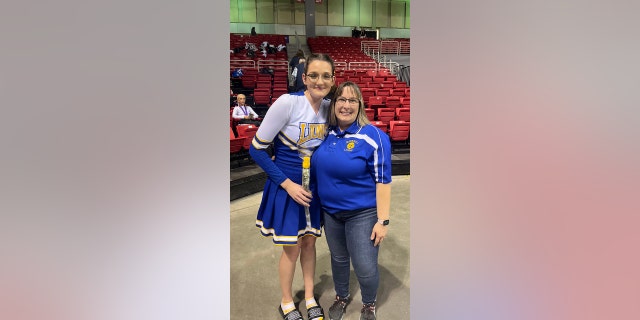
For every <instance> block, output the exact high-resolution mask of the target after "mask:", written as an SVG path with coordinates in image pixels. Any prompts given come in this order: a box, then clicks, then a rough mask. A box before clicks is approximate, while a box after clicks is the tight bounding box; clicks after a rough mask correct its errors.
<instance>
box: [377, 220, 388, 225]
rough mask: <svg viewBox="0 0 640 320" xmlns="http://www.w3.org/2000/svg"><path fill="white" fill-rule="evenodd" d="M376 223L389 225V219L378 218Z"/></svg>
mask: <svg viewBox="0 0 640 320" xmlns="http://www.w3.org/2000/svg"><path fill="white" fill-rule="evenodd" d="M378 223H379V224H381V225H383V226H388V225H389V219H387V220H382V219H378Z"/></svg>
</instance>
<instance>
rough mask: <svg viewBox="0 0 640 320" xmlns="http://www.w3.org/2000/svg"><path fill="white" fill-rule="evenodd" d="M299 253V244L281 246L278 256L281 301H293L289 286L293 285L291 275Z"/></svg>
mask: <svg viewBox="0 0 640 320" xmlns="http://www.w3.org/2000/svg"><path fill="white" fill-rule="evenodd" d="M298 255H300V244H298V245H296V246H283V247H282V255H281V256H280V266H279V270H278V271H279V273H280V289H281V290H282V302H290V301H293V294H292V292H291V291H292V289H291V286H292V285H293V275H294V274H295V271H296V263H297V262H298ZM303 274H304V273H303Z"/></svg>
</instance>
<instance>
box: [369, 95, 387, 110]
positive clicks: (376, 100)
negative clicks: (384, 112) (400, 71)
mask: <svg viewBox="0 0 640 320" xmlns="http://www.w3.org/2000/svg"><path fill="white" fill-rule="evenodd" d="M386 101H387V97H380V96H373V97H369V101H368V103H367V104H366V105H367V107H368V108H371V109H378V108H384V106H385V102H386Z"/></svg>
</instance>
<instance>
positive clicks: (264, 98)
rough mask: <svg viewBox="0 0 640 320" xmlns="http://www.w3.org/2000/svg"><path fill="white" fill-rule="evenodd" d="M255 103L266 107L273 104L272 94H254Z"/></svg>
mask: <svg viewBox="0 0 640 320" xmlns="http://www.w3.org/2000/svg"><path fill="white" fill-rule="evenodd" d="M253 102H254V103H255V104H256V105H261V106H266V105H269V103H270V102H271V94H269V93H268V92H267V93H264V92H254V93H253Z"/></svg>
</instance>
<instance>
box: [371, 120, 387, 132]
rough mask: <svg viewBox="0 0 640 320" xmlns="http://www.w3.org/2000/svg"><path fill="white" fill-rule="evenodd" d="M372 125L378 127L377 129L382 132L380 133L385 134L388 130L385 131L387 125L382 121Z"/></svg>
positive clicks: (374, 122)
mask: <svg viewBox="0 0 640 320" xmlns="http://www.w3.org/2000/svg"><path fill="white" fill-rule="evenodd" d="M371 124H372V125H374V126H376V127H378V129H380V130H382V132H384V133H387V132H389V130H388V129H387V124H386V123H384V122H382V121H373V122H371Z"/></svg>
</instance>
